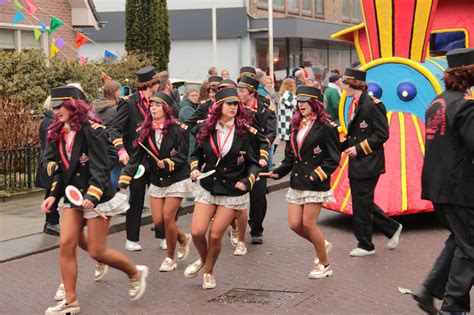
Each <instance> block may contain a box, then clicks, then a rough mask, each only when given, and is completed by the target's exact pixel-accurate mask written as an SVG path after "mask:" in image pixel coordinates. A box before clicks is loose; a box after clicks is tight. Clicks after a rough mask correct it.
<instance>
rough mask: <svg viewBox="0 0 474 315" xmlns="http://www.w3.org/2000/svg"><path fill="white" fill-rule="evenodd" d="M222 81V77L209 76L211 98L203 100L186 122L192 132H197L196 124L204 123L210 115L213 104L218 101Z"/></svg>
mask: <svg viewBox="0 0 474 315" xmlns="http://www.w3.org/2000/svg"><path fill="white" fill-rule="evenodd" d="M221 81H222V77H219V76H212V77H209V81H208V83H207V92H208V93H209V99H207V100H203V101H201V103H200V104H199V106H198V107H197V109H196V111H195V112H194V113H193V114H192V115H191V117H189V118H188V119H187V120H186V121H185V123H186V124H187V125H188V126H189V128H190V130H191V132H194V133H197V131H198V130H197V128H194V127H196V125H198V124H200V123H202V122H203V121H204V120H205V119H206V118H207V117H208V115H209V111H210V109H211V107H212V104H214V102H215V101H216V93H217V88H218V86H219V84H220V83H221Z"/></svg>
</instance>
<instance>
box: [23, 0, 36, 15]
mask: <svg viewBox="0 0 474 315" xmlns="http://www.w3.org/2000/svg"><path fill="white" fill-rule="evenodd" d="M25 4H26V8H27V9H28V11H29V12H30V13H31V15H35V14H36V11H38V7H37V6H35V5H34V4H33V3H32V2H31V1H30V0H25Z"/></svg>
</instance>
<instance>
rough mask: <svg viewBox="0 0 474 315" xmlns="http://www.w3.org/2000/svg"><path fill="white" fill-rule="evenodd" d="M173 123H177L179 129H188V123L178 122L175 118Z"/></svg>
mask: <svg viewBox="0 0 474 315" xmlns="http://www.w3.org/2000/svg"><path fill="white" fill-rule="evenodd" d="M174 123H175V124H176V125H178V127H180V128H181V129H184V130H188V125H186V124H183V123H182V122H180V121H179V120H175V121H174Z"/></svg>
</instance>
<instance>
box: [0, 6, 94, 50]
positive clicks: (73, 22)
mask: <svg viewBox="0 0 474 315" xmlns="http://www.w3.org/2000/svg"><path fill="white" fill-rule="evenodd" d="M18 2H19V3H20V4H22V5H23V6H24V9H23V10H22V11H21V12H22V13H23V14H24V15H25V17H26V19H24V20H22V21H21V22H20V23H18V24H15V25H12V23H11V22H12V19H13V17H14V16H15V12H16V10H17V7H16V6H15V5H14V1H13V0H4V2H3V4H1V5H0V49H2V50H11V51H17V52H18V51H21V50H23V49H41V50H43V51H44V53H45V55H48V54H49V48H50V45H51V43H52V40H54V39H56V38H57V37H58V36H60V37H61V38H62V39H63V40H64V41H65V43H66V44H65V45H64V46H63V48H62V49H61V53H62V54H64V55H65V56H67V57H68V58H71V57H75V56H77V52H76V50H75V49H74V48H73V47H72V46H74V39H75V37H76V30H80V28H81V27H93V28H95V29H97V30H98V29H99V17H98V14H97V11H96V9H95V6H94V3H93V1H92V0H54V1H51V0H32V1H31V2H32V3H33V4H34V5H35V6H37V7H38V10H37V12H36V14H35V16H36V18H38V19H39V20H40V21H41V22H43V23H44V24H45V25H46V26H47V27H48V29H49V25H50V21H51V16H53V15H54V16H55V17H57V18H58V19H60V20H61V21H63V22H64V25H63V26H61V27H60V28H59V29H58V30H56V31H55V32H53V34H51V35H49V34H48V32H44V33H42V36H41V38H40V39H39V40H38V41H36V40H35V37H34V29H35V28H36V29H39V30H41V29H42V28H41V26H40V24H39V22H38V21H37V20H35V19H34V18H33V17H32V16H31V15H30V14H29V12H28V10H27V8H26V5H25V3H24V1H22V0H19V1H18ZM62 54H60V55H62Z"/></svg>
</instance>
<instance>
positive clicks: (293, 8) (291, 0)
mask: <svg viewBox="0 0 474 315" xmlns="http://www.w3.org/2000/svg"><path fill="white" fill-rule="evenodd" d="M299 11H300V1H299V0H288V12H291V13H299Z"/></svg>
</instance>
